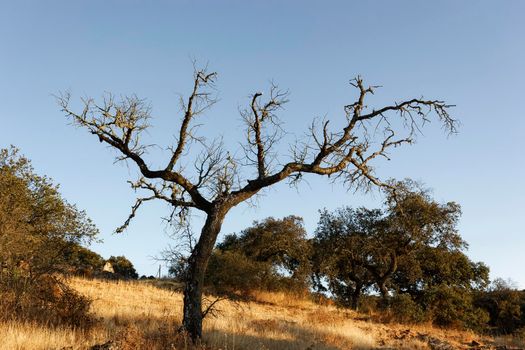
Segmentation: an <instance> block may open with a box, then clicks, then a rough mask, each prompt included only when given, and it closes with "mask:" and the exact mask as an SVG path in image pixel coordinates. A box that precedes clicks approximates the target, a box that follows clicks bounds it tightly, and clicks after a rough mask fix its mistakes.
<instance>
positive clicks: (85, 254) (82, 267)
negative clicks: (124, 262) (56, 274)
mask: <svg viewBox="0 0 525 350" xmlns="http://www.w3.org/2000/svg"><path fill="white" fill-rule="evenodd" d="M63 257H64V260H65V264H66V266H67V269H68V270H69V272H70V273H72V274H75V275H81V276H86V277H92V276H96V275H97V273H98V272H100V271H101V270H102V267H103V266H104V258H102V256H100V255H99V254H97V253H95V252H93V251H92V250H90V249H88V248H85V247H83V246H81V245H80V244H71V245H69V246H68V247H67V249H66V250H65V251H64V255H63Z"/></svg>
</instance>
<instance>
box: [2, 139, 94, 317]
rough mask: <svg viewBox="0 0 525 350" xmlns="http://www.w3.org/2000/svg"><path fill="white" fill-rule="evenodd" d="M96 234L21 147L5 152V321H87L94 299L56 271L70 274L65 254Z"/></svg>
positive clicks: (3, 209) (3, 178)
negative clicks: (36, 168)
mask: <svg viewBox="0 0 525 350" xmlns="http://www.w3.org/2000/svg"><path fill="white" fill-rule="evenodd" d="M96 234H97V230H96V228H95V226H94V225H93V223H92V222H91V220H90V219H89V218H87V216H86V214H85V213H84V212H83V211H79V210H78V209H77V208H76V207H75V206H74V205H71V204H69V203H68V202H67V201H66V200H65V199H63V198H62V197H61V196H60V194H59V192H58V187H57V186H55V185H53V184H52V182H51V180H50V179H49V178H47V177H45V176H39V175H37V174H35V173H34V171H33V168H32V166H31V163H30V161H29V160H28V159H27V158H25V157H23V156H21V155H19V152H18V150H17V149H16V148H15V147H11V148H9V149H1V150H0V247H2V249H1V250H0V266H1V270H0V296H1V308H2V310H3V311H4V312H2V313H0V315H2V317H14V318H22V319H33V320H36V321H40V322H46V323H51V324H59V323H69V324H73V325H79V323H83V322H84V321H85V319H86V318H87V315H86V313H87V310H88V308H89V301H88V300H87V299H85V298H83V297H82V296H80V295H78V294H77V293H76V292H74V291H72V290H70V289H69V288H68V287H67V286H66V285H65V284H64V283H62V282H61V281H60V279H59V278H58V277H57V275H56V273H60V272H66V270H67V259H66V258H65V255H64V252H65V251H67V250H68V249H69V248H70V247H71V246H72V245H77V244H79V243H82V242H89V241H91V240H92V239H93V238H94V236H95V235H96ZM84 316H85V317H84Z"/></svg>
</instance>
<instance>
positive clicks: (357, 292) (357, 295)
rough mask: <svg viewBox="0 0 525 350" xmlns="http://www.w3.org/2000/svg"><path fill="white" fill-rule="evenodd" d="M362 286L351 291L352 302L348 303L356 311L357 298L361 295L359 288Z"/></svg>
mask: <svg viewBox="0 0 525 350" xmlns="http://www.w3.org/2000/svg"><path fill="white" fill-rule="evenodd" d="M362 288H363V287H362V286H359V287H356V288H355V289H354V292H353V293H352V304H351V305H350V307H351V308H352V310H354V311H358V310H359V299H360V297H361V289H362Z"/></svg>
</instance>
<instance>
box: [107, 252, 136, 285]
mask: <svg viewBox="0 0 525 350" xmlns="http://www.w3.org/2000/svg"><path fill="white" fill-rule="evenodd" d="M108 262H109V263H111V266H113V270H114V271H115V277H117V278H124V279H133V280H136V279H137V278H139V274H138V273H137V271H136V270H135V267H134V266H133V264H132V263H131V261H129V260H128V259H127V258H126V257H125V256H111V257H110V258H109V259H108Z"/></svg>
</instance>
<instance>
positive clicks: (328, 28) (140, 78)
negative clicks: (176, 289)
mask: <svg viewBox="0 0 525 350" xmlns="http://www.w3.org/2000/svg"><path fill="white" fill-rule="evenodd" d="M523 14H525V2H523V1H457V0H452V1H439V2H430V1H426V2H423V1H359V2H357V1H353V2H351V1H322V2H321V1H315V2H314V1H286V2H284V1H264V2H263V1H259V2H255V1H253V2H249V1H198V2H197V1H178V2H176V1H156V2H153V1H132V0H125V1H124V0H121V1H108V0H100V1H97V0H90V1H70V0H67V1H65V0H64V1H36V0H35V1H23V0H21V1H6V0H0V121H1V123H0V147H5V146H7V145H9V144H14V145H17V146H18V147H20V148H21V149H22V151H23V152H24V153H25V154H26V155H27V156H28V157H30V158H31V159H32V160H33V162H34V165H35V167H36V169H37V171H38V172H40V173H44V174H48V175H50V176H51V177H52V178H53V179H54V180H55V181H56V182H57V183H60V185H61V190H62V193H63V194H64V196H65V197H66V198H67V199H68V200H69V201H71V202H73V203H77V204H78V206H79V207H80V208H83V209H86V210H87V212H88V214H89V215H90V216H91V217H92V218H93V219H94V221H95V222H96V224H97V225H98V227H99V228H100V230H101V232H102V238H103V239H104V243H103V244H99V245H96V246H94V249H95V250H96V251H98V252H100V253H101V254H102V255H103V256H105V257H108V256H109V255H117V254H119V255H120V254H125V255H126V256H128V257H129V258H130V259H131V260H132V261H133V262H134V263H135V265H136V267H137V269H138V271H139V273H141V274H143V273H146V274H150V273H153V272H154V271H155V270H156V266H157V263H155V262H154V261H153V260H152V259H151V258H150V257H151V256H154V255H158V253H159V251H160V250H162V248H163V247H164V246H166V244H168V243H169V238H168V237H167V235H166V233H165V232H164V229H163V225H162V224H161V223H160V220H159V217H160V216H162V215H165V214H166V213H167V211H166V207H165V206H164V205H161V204H157V205H150V206H147V207H146V208H145V209H144V210H143V211H142V212H141V213H140V215H138V217H137V219H136V220H135V221H134V222H133V223H132V225H131V226H130V228H129V230H128V231H126V232H125V233H124V234H122V235H119V236H116V235H113V234H112V231H113V230H114V229H115V228H116V227H117V226H118V225H120V224H121V223H122V222H123V220H124V219H125V218H126V217H127V215H128V213H129V208H130V206H131V204H132V203H133V201H134V194H133V192H132V191H131V190H130V189H129V187H128V185H127V184H126V180H127V179H128V178H129V177H130V176H131V177H132V178H133V177H134V174H135V169H134V168H133V167H129V168H127V167H126V166H125V165H123V164H120V165H114V164H113V155H114V153H113V152H112V151H111V150H109V149H107V148H105V147H104V146H103V145H102V144H100V143H98V142H97V140H96V139H94V138H93V137H91V136H90V135H88V134H87V133H86V132H85V131H83V130H78V129H75V128H73V127H71V126H70V125H68V124H67V122H66V120H65V118H64V117H63V115H62V114H61V112H60V111H59V107H58V106H57V105H56V104H55V101H54V99H53V97H52V96H51V94H53V93H56V92H58V91H61V90H67V89H69V90H70V91H71V92H72V93H73V94H74V96H75V97H77V98H78V97H79V96H86V95H87V96H95V97H98V96H100V95H101V94H102V93H103V92H104V91H111V92H114V93H116V94H129V93H136V94H138V95H139V96H141V97H145V98H148V99H149V101H150V102H151V104H152V105H153V114H154V117H155V119H154V120H153V124H154V128H153V129H152V130H151V133H150V139H149V140H154V141H156V142H158V143H159V144H161V145H167V144H169V143H170V142H171V141H172V140H173V139H172V138H171V135H172V134H175V131H176V126H177V120H178V119H177V118H178V116H179V115H178V114H177V112H178V105H177V94H178V93H186V92H187V91H188V89H189V87H190V84H191V81H190V79H191V73H192V65H191V58H192V57H194V58H196V59H197V60H199V61H200V62H209V66H210V68H211V69H213V70H215V71H217V72H219V81H218V89H219V92H220V99H221V100H220V102H219V104H218V105H216V106H215V108H214V109H213V110H211V111H210V112H209V113H207V114H206V115H205V116H203V119H202V120H201V121H202V122H203V123H205V125H206V126H205V127H204V128H203V129H202V130H203V133H204V134H205V135H208V136H210V135H214V134H217V133H222V134H224V135H225V138H226V139H227V141H228V143H229V144H232V145H235V140H239V139H240V138H241V137H242V136H241V135H240V134H239V132H238V130H239V126H240V121H239V116H238V108H239V106H243V105H245V104H246V102H247V97H248V95H249V94H251V93H254V92H255V91H258V90H262V89H265V88H266V87H267V86H268V81H269V80H270V79H274V80H275V81H276V82H277V83H279V84H280V86H282V87H284V88H287V89H289V90H290V92H291V101H290V103H289V104H288V105H287V108H286V110H285V111H284V112H283V113H282V115H281V117H282V118H283V119H284V120H285V122H286V125H287V127H289V128H290V129H291V130H292V131H294V132H296V133H299V132H300V130H303V129H305V128H306V127H307V125H308V123H309V121H310V120H311V118H313V117H316V116H325V115H326V116H327V117H328V118H330V119H333V120H337V118H338V117H341V115H342V113H341V111H342V106H343V105H344V104H345V103H348V102H350V101H352V98H353V97H354V94H353V91H352V90H351V89H350V88H349V86H348V80H349V79H350V78H352V77H354V76H355V75H357V74H361V75H362V76H363V77H364V78H365V79H366V81H367V82H370V83H371V84H380V85H383V86H384V88H383V89H381V90H379V91H378V93H377V95H376V97H375V98H374V103H377V105H380V104H383V103H389V102H392V101H395V100H399V99H403V98H408V97H412V96H414V97H419V96H421V95H424V96H425V97H428V98H440V99H444V100H446V101H447V102H450V103H453V104H456V105H457V107H456V108H455V109H454V111H453V113H454V115H455V116H456V117H458V118H459V119H460V120H461V123H462V126H461V129H460V133H459V135H457V136H455V137H450V138H447V137H446V136H445V135H444V134H443V132H442V130H441V129H440V128H439V126H438V124H437V123H434V124H432V125H430V127H428V128H426V129H425V135H424V137H420V138H419V139H418V143H417V144H416V145H414V146H412V147H409V148H403V149H398V150H397V151H396V152H394V154H393V157H392V161H391V162H388V163H382V164H381V166H380V168H379V170H378V173H379V175H381V176H383V177H396V178H404V177H411V178H414V179H417V180H421V181H423V182H425V183H426V185H427V186H429V187H431V188H433V189H434V196H435V198H436V199H438V200H440V201H451V200H453V201H457V202H459V203H460V204H461V205H462V208H463V218H462V220H461V224H460V230H461V233H462V235H463V237H464V238H465V239H466V240H467V241H468V242H469V243H470V249H469V252H468V254H469V255H470V256H471V258H472V259H474V260H482V261H484V262H486V263H487V264H488V265H489V266H490V267H491V270H492V276H493V277H503V278H512V279H513V280H514V281H516V282H518V284H519V285H520V286H521V287H524V288H525V269H523V268H522V266H523V264H522V259H523V258H522V257H523V254H524V250H525V229H524V226H523V217H524V209H525V205H524V198H525V181H524V180H525V165H524V160H525V159H524V155H523V152H524V150H525V149H524V143H523V135H525V115H524V112H523V110H524V108H523V105H522V104H523V103H524V100H525V98H524V97H525V94H524V93H525V89H524V85H523V84H524V82H525V66H524V62H525V40H524V38H525V21H523ZM155 161H158V159H152V162H155ZM379 202H380V197H379V196H378V195H377V194H376V195H375V196H373V195H361V194H357V195H355V194H353V193H348V192H346V191H345V190H344V189H343V188H342V187H341V186H340V185H330V184H329V183H328V182H327V181H326V180H325V179H322V178H309V183H308V184H304V185H303V186H301V188H300V191H296V190H294V189H288V188H287V187H286V186H284V185H282V186H281V185H280V186H277V187H276V188H274V189H272V190H270V191H268V192H267V193H266V195H265V196H264V197H262V198H261V199H260V200H259V206H258V207H257V208H252V207H248V206H241V207H239V208H236V209H235V210H234V211H232V212H231V214H230V215H229V217H228V218H227V220H226V222H225V225H224V228H223V233H229V232H236V231H239V230H241V229H242V228H244V227H247V226H248V225H250V223H251V222H252V221H253V220H257V219H262V218H265V217H267V216H275V217H282V216H285V215H289V214H296V215H300V216H302V217H304V219H305V223H306V227H307V229H308V231H309V232H310V233H311V232H312V231H313V230H314V229H315V226H316V222H317V220H318V214H317V210H318V209H319V208H323V207H326V208H329V209H333V208H337V207H340V206H342V205H353V206H359V205H366V206H374V205H378V203H379Z"/></svg>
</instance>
